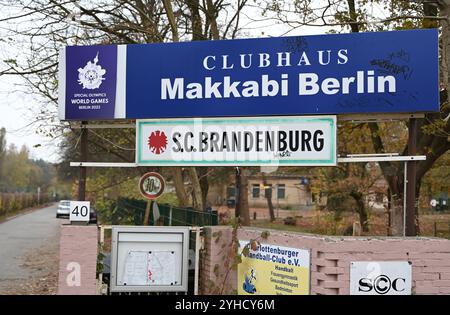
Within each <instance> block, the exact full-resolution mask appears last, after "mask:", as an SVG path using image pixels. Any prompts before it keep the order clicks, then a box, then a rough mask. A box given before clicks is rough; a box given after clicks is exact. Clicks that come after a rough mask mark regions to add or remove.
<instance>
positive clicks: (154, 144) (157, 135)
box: [148, 130, 167, 154]
mask: <svg viewBox="0 0 450 315" xmlns="http://www.w3.org/2000/svg"><path fill="white" fill-rule="evenodd" d="M148 148H149V149H150V151H151V152H153V153H155V154H161V153H163V152H164V151H165V150H166V148H167V137H166V134H165V133H164V131H160V130H156V131H153V132H152V133H151V134H150V137H148Z"/></svg>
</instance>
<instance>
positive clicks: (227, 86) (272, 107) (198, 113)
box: [59, 29, 439, 120]
mask: <svg viewBox="0 0 450 315" xmlns="http://www.w3.org/2000/svg"><path fill="white" fill-rule="evenodd" d="M418 43H420V44H418ZM108 47H110V48H108ZM60 60H61V61H60V71H61V72H60V90H59V94H60V95H59V102H60V104H59V108H60V115H59V117H60V119H67V120H70V119H78V120H80V119H84V120H88V119H99V118H111V119H114V118H115V119H118V118H127V119H146V118H182V117H225V116H227V117H233V116H235V117H236V116H239V117H242V116H262V115H264V116H278V115H323V114H329V115H336V114H352V113H357V114H361V113H413V112H433V111H438V110H439V81H438V79H439V78H438V31H437V30H436V29H426V30H409V31H390V32H371V33H352V34H329V35H314V36H295V37H278V38H259V39H240V40H220V41H196V42H184V43H159V44H158V43H156V44H141V45H117V46H86V47H67V48H65V49H64V50H63V51H62V53H61V57H60ZM113 88H115V90H114V89H113ZM105 89H106V90H105ZM114 91H115V93H116V97H114V95H113V94H114Z"/></svg>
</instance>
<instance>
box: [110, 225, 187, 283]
mask: <svg viewBox="0 0 450 315" xmlns="http://www.w3.org/2000/svg"><path fill="white" fill-rule="evenodd" d="M188 269H189V227H180V226H174V227H168V226H113V227H112V248H111V281H110V291H111V292H187V290H188Z"/></svg>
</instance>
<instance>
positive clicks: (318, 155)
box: [136, 116, 336, 166]
mask: <svg viewBox="0 0 450 315" xmlns="http://www.w3.org/2000/svg"><path fill="white" fill-rule="evenodd" d="M136 163H137V164H138V165H142V166H145V165H152V166H182V165H196V166H206V165H217V166H218V165H222V166H225V165H231V166H237V165H253V166H259V165H273V166H292V165H301V166H314V165H321V166H334V165H336V116H318V117H313V116H302V117H251V118H223V119H222V118H203V119H201V118H197V119H166V120H159V119H158V120H157V119H154V120H137V121H136Z"/></svg>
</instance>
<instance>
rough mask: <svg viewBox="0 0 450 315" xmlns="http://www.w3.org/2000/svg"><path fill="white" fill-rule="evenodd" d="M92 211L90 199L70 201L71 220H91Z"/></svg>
mask: <svg viewBox="0 0 450 315" xmlns="http://www.w3.org/2000/svg"><path fill="white" fill-rule="evenodd" d="M90 213H91V202H90V201H71V202H70V217H69V219H70V222H72V221H85V222H89V219H90Z"/></svg>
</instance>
